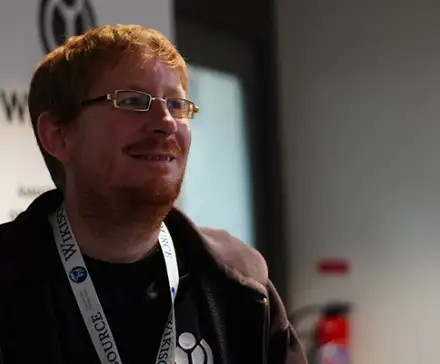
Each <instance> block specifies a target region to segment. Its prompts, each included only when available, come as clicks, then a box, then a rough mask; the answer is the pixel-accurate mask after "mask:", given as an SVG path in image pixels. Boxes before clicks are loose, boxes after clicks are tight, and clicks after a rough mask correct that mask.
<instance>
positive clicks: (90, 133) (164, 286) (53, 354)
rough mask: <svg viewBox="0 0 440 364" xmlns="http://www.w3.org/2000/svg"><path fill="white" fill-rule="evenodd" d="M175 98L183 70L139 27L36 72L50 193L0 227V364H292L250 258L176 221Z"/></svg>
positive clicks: (293, 356)
mask: <svg viewBox="0 0 440 364" xmlns="http://www.w3.org/2000/svg"><path fill="white" fill-rule="evenodd" d="M187 93H188V72H187V67H186V64H185V61H184V60H183V58H182V57H181V55H180V54H179V53H178V52H177V50H176V49H175V48H174V46H173V45H172V44H171V43H170V42H169V40H168V39H166V38H165V37H164V36H163V35H162V34H160V33H159V32H157V31H154V30H151V29H145V28H142V27H140V26H132V25H129V26H124V25H118V26H105V27H100V28H96V29H92V30H90V31H88V32H87V33H86V34H84V35H82V36H78V37H72V38H70V39H69V40H68V41H67V42H66V43H65V44H64V45H63V46H61V47H59V48H58V49H56V50H54V51H53V52H51V53H50V54H48V55H47V56H46V57H45V58H44V60H43V61H42V63H41V64H40V65H39V66H38V68H37V70H36V71H35V73H34V75H33V78H32V81H31V85H30V92H29V111H30V116H31V119H32V125H33V128H34V132H35V135H36V139H37V142H38V145H39V147H40V149H41V151H42V153H43V156H44V159H45V161H46V164H47V167H48V169H49V172H50V174H51V176H52V179H53V181H54V183H55V184H56V186H57V189H56V190H54V191H50V192H48V193H45V194H43V195H42V196H40V197H39V198H37V199H36V200H35V201H34V202H33V203H32V204H31V206H30V207H29V208H28V209H27V210H26V211H25V212H23V213H22V214H21V215H20V216H19V217H18V218H17V219H16V220H15V221H13V222H10V223H7V224H4V225H2V226H1V227H0V273H1V274H0V289H1V297H0V349H1V361H2V363H3V364H10V363H31V362H35V361H43V362H44V363H46V364H51V363H53V364H55V363H56V364H62V363H63V364H64V363H65V364H80V363H81V364H83V363H97V364H98V363H124V364H129V363H136V364H138V363H161V364H164V363H174V362H175V363H177V364H186V363H192V364H213V363H215V364H217V363H218V364H222V363H224V364H226V363H227V364H231V363H252V364H256V363H268V364H282V363H283V364H284V363H289V364H302V363H304V358H303V354H302V351H301V349H300V347H299V345H298V341H297V338H296V336H295V334H294V332H293V329H292V327H291V326H290V324H289V322H288V320H287V318H286V313H285V309H284V307H283V304H282V303H281V301H280V299H279V296H278V294H277V292H276V290H275V288H274V287H273V285H272V284H271V283H270V281H269V280H268V277H267V275H268V274H267V267H266V263H265V261H264V259H263V258H262V257H261V255H260V254H259V253H257V251H256V250H254V249H252V248H251V247H249V246H247V245H245V244H243V243H241V242H239V241H238V240H237V239H235V238H234V237H232V236H230V235H229V234H228V233H226V232H224V231H217V230H213V229H199V228H198V227H196V226H194V225H193V224H192V223H191V221H189V220H188V219H187V218H186V217H185V216H184V215H183V214H182V213H181V212H179V211H178V210H177V209H175V208H173V203H174V202H175V200H176V198H177V197H178V195H179V191H180V188H181V184H182V180H183V176H184V173H185V167H186V162H187V158H188V152H189V149H190V143H191V134H190V122H191V119H192V118H193V117H194V115H195V114H196V113H197V111H198V108H197V106H196V105H195V104H194V103H193V102H191V101H190V100H188V99H187ZM213 163H215V162H214V161H213ZM213 208H215V207H213Z"/></svg>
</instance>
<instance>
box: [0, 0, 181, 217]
mask: <svg viewBox="0 0 440 364" xmlns="http://www.w3.org/2000/svg"><path fill="white" fill-rule="evenodd" d="M65 3H72V6H71V7H67V6H66V5H64V6H63V4H65ZM57 9H60V11H59V12H57ZM57 15H59V17H57ZM78 16H79V17H80V19H81V20H82V23H83V24H84V26H87V25H93V23H96V24H100V25H101V24H116V23H134V24H142V25H144V26H147V27H151V28H155V29H158V30H160V31H161V32H163V33H164V34H165V35H167V36H168V37H171V38H172V33H173V28H172V24H173V9H172V1H171V0H160V1H152V0H150V1H141V0H124V1H120V0H89V1H85V0H76V1H75V0H72V1H66V0H65V1H60V0H38V1H35V0H34V1H29V0H6V1H2V3H1V4H0V48H1V50H2V51H1V52H0V170H1V173H0V222H4V221H8V220H10V219H11V218H12V217H14V216H15V215H16V214H17V212H18V211H20V210H22V209H24V208H26V207H27V206H28V205H29V203H30V202H31V201H32V199H33V198H34V197H35V196H36V195H37V194H39V193H41V192H42V191H44V190H46V189H50V188H52V187H53V184H52V181H51V179H50V177H49V173H48V172H47V171H46V166H45V164H44V162H43V158H42V157H41V155H40V152H39V149H38V147H37V144H36V141H35V138H34V136H33V133H32V127H31V122H30V118H29V115H28V111H27V101H26V97H27V91H28V86H29V80H30V77H31V75H32V72H33V70H34V68H35V66H36V64H37V63H38V62H39V61H40V60H41V58H42V57H43V56H44V54H45V53H46V51H45V47H44V42H43V39H47V41H46V43H49V45H51V44H53V43H54V36H53V31H52V28H51V26H50V24H51V20H52V21H55V23H56V24H61V23H60V22H58V23H57V22H56V20H57V19H64V20H65V22H64V24H66V28H67V29H70V31H74V30H72V28H73V27H72V26H69V25H72V24H75V22H74V21H73V20H74V19H75V18H77V17H78ZM69 20H70V21H69Z"/></svg>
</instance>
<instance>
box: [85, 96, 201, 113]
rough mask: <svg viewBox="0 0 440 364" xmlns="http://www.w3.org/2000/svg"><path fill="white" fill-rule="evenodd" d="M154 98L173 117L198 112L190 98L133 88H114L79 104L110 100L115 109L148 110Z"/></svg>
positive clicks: (87, 104)
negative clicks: (160, 94) (111, 91)
mask: <svg viewBox="0 0 440 364" xmlns="http://www.w3.org/2000/svg"><path fill="white" fill-rule="evenodd" d="M154 100H160V101H162V102H164V103H165V104H166V106H167V108H168V111H169V112H170V114H171V116H172V117H175V118H179V119H180V118H181V119H192V118H193V117H194V115H195V114H196V113H198V112H199V107H198V106H196V105H195V104H194V103H193V102H192V101H190V100H187V99H182V98H179V97H153V96H152V95H150V94H148V93H146V92H141V91H134V90H115V91H113V93H111V94H106V95H103V96H99V97H96V98H93V99H88V100H85V101H83V102H82V103H81V106H82V107H87V106H89V105H92V104H95V103H98V102H102V101H111V102H112V104H113V107H114V108H116V109H123V110H130V111H137V112H145V111H150V108H151V104H152V102H153V101H154Z"/></svg>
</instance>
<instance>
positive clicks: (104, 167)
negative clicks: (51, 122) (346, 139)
mask: <svg viewBox="0 0 440 364" xmlns="http://www.w3.org/2000/svg"><path fill="white" fill-rule="evenodd" d="M115 89H130V90H136V91H142V92H146V93H149V94H151V95H152V96H153V97H163V98H166V97H180V98H185V97H186V93H185V91H184V89H183V88H182V85H181V80H180V75H179V73H178V72H177V71H175V70H172V69H170V68H169V67H168V66H167V65H165V64H164V63H162V62H161V61H160V59H158V58H157V57H156V58H150V59H147V58H146V57H145V56H142V54H141V53H133V54H130V55H127V56H125V57H124V58H122V59H121V60H120V62H119V63H118V64H117V65H116V66H115V67H114V68H110V69H108V70H107V71H106V72H103V74H102V75H101V77H99V78H98V79H97V81H96V82H95V83H94V85H93V86H92V88H91V90H90V92H89V95H88V98H90V99H92V98H96V97H99V96H102V95H105V94H109V93H113V91H114V90H115ZM66 135H67V136H66V138H67V139H66V140H67V142H68V144H69V150H70V160H69V162H68V163H67V173H66V178H67V180H66V183H67V184H69V183H73V185H76V186H77V187H80V188H82V189H84V188H85V189H86V190H95V191H101V192H102V193H105V191H108V192H111V191H123V192H126V193H129V194H130V195H131V196H133V197H134V198H135V199H137V200H140V202H144V203H150V204H165V203H171V202H173V201H174V200H175V199H176V198H177V196H178V194H179V192H180V188H181V184H182V180H183V176H184V172H185V167H186V163H187V158H188V153H189V148H190V144H191V134H190V130H189V120H187V119H176V118H174V117H172V116H171V115H170V113H169V110H168V108H167V106H166V104H165V103H164V102H162V101H161V100H154V101H153V102H152V104H151V107H150V110H149V111H146V112H135V111H131V110H122V109H117V108H114V107H113V105H112V102H110V101H103V102H100V103H96V104H92V105H89V106H88V107H87V108H85V109H84V111H82V113H81V114H80V116H79V117H78V118H77V119H76V120H75V121H74V123H73V125H72V127H69V128H68V130H67V134H66ZM69 179H70V180H69Z"/></svg>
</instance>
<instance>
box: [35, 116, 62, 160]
mask: <svg viewBox="0 0 440 364" xmlns="http://www.w3.org/2000/svg"><path fill="white" fill-rule="evenodd" d="M37 134H38V138H39V140H40V144H41V146H42V147H43V149H44V150H45V151H46V152H47V153H48V154H50V155H51V156H52V157H54V158H56V159H58V160H59V161H60V162H67V161H68V160H69V156H70V154H69V150H68V148H67V141H66V128H63V125H62V124H59V123H58V122H57V118H56V117H55V116H54V115H53V114H51V113H50V112H43V113H42V114H41V115H40V117H39V118H38V120H37Z"/></svg>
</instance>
